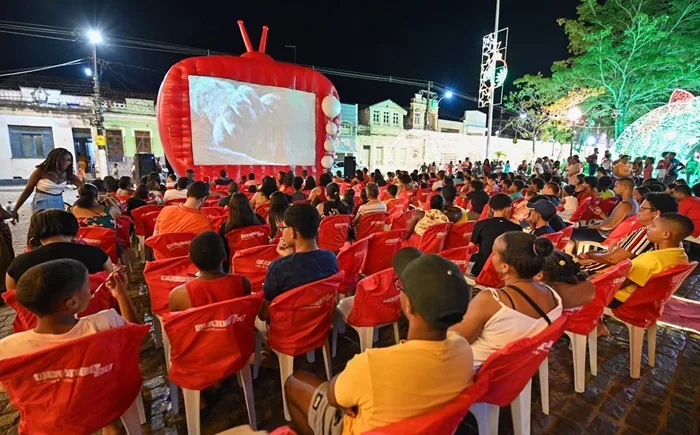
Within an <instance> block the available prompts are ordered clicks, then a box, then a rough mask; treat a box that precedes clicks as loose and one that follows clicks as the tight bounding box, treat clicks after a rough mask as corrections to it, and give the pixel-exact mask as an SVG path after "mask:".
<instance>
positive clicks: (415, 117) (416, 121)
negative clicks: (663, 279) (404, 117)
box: [413, 112, 420, 128]
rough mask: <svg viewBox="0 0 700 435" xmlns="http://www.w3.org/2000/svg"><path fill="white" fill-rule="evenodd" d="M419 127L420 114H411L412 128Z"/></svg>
mask: <svg viewBox="0 0 700 435" xmlns="http://www.w3.org/2000/svg"><path fill="white" fill-rule="evenodd" d="M418 126H420V112H415V113H414V114H413V128H416V127H418Z"/></svg>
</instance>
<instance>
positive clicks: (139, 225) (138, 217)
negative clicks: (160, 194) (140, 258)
mask: <svg viewBox="0 0 700 435" xmlns="http://www.w3.org/2000/svg"><path fill="white" fill-rule="evenodd" d="M160 210H163V206H162V205H144V206H142V207H139V208H136V209H134V210H132V211H131V218H132V219H133V220H134V234H136V237H137V238H138V240H139V244H140V246H139V249H140V250H141V252H143V246H144V245H143V242H144V241H145V240H146V237H145V235H146V229H145V227H144V222H143V215H145V214H146V213H150V212H154V211H160Z"/></svg>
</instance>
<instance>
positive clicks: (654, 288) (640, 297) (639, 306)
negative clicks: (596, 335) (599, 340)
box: [612, 261, 698, 328]
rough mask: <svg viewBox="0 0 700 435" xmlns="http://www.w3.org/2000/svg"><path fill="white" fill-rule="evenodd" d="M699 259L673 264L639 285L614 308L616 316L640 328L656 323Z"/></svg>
mask: <svg viewBox="0 0 700 435" xmlns="http://www.w3.org/2000/svg"><path fill="white" fill-rule="evenodd" d="M697 265H698V263H697V261H693V262H692V263H689V264H678V265H675V266H671V267H669V268H668V269H666V270H664V271H663V272H661V273H659V274H658V275H655V276H654V277H653V278H651V279H650V280H649V281H648V282H647V285H645V286H644V287H639V288H638V289H637V290H635V292H634V293H632V296H630V297H629V299H627V301H625V303H624V304H622V306H620V307H619V308H615V309H613V310H612V312H613V314H614V315H615V317H617V318H618V319H620V320H622V321H624V322H627V323H630V324H632V325H634V326H639V327H640V328H648V327H649V326H651V325H653V324H655V323H656V320H657V319H658V318H659V317H661V314H662V313H663V312H664V305H666V302H667V301H668V300H669V299H670V298H671V295H673V294H674V293H675V292H676V290H678V287H680V286H681V284H682V283H683V281H684V280H685V279H686V278H687V277H688V275H690V274H691V273H692V272H693V270H694V269H695V267H697Z"/></svg>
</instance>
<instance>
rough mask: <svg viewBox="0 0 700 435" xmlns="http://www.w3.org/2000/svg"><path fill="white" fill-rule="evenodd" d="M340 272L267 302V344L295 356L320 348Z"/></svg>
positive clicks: (326, 328) (326, 332)
mask: <svg viewBox="0 0 700 435" xmlns="http://www.w3.org/2000/svg"><path fill="white" fill-rule="evenodd" d="M342 281H343V272H342V271H341V272H339V273H336V274H335V275H333V276H330V277H328V278H326V279H322V280H320V281H316V282H312V283H309V284H306V285H303V286H301V287H297V288H295V289H293V290H289V291H288V292H285V293H283V294H281V295H280V296H277V297H276V298H275V299H274V300H273V301H272V303H271V304H270V325H269V326H270V333H269V336H268V339H267V344H268V345H269V346H270V347H271V348H272V349H274V350H276V351H278V352H282V353H284V354H286V355H291V356H297V355H301V354H304V353H306V352H308V351H310V350H314V349H317V348H319V347H322V346H323V345H324V344H325V343H326V340H328V332H330V330H331V320H332V317H333V309H334V308H335V301H336V294H337V292H338V286H339V285H340V283H341V282H342Z"/></svg>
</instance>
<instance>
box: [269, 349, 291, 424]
mask: <svg viewBox="0 0 700 435" xmlns="http://www.w3.org/2000/svg"><path fill="white" fill-rule="evenodd" d="M273 351H274V352H275V354H277V358H278V359H279V364H280V381H281V382H282V403H283V405H284V418H285V420H287V421H292V417H291V416H290V415H289V408H287V393H286V392H285V391H284V384H286V383H287V379H288V378H289V377H290V376H292V372H294V357H293V356H291V355H286V354H283V353H280V352H277V351H276V350H273Z"/></svg>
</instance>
